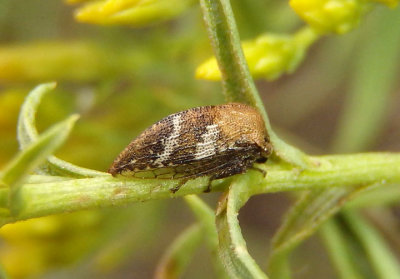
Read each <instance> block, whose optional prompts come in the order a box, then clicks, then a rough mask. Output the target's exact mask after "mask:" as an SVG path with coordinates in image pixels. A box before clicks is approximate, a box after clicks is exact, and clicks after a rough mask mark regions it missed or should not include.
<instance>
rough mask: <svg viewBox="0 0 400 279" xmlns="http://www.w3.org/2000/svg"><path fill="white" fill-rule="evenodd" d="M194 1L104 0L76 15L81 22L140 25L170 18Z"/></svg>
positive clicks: (74, 0) (87, 6)
mask: <svg viewBox="0 0 400 279" xmlns="http://www.w3.org/2000/svg"><path fill="white" fill-rule="evenodd" d="M69 1H70V2H71V1H73V2H76V1H77V0H69ZM78 1H79V0H78ZM80 1H81V0H80ZM192 3H193V0H103V1H96V2H89V3H87V4H85V5H84V6H83V7H82V8H79V9H78V10H77V12H76V15H75V16H76V19H77V20H78V21H81V22H87V23H95V24H126V25H130V26H134V27H138V26H145V25H148V24H152V23H155V22H159V21H162V20H166V19H170V18H172V17H174V16H176V15H178V14H180V13H181V12H182V11H184V10H185V9H186V8H187V7H188V6H189V5H190V4H192Z"/></svg>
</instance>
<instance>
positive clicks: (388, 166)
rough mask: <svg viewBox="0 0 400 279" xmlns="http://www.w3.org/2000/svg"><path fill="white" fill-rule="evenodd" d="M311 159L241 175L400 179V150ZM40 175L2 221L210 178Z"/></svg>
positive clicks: (166, 192) (2, 195) (135, 197)
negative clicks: (311, 163) (309, 164)
mask: <svg viewBox="0 0 400 279" xmlns="http://www.w3.org/2000/svg"><path fill="white" fill-rule="evenodd" d="M314 159H315V160H318V161H319V162H320V163H321V165H320V166H319V167H318V168H315V169H314V168H313V169H309V170H305V171H302V172H299V171H298V169H296V168H293V167H289V166H288V165H287V164H273V165H271V167H269V168H267V170H268V174H267V176H266V177H263V176H262V175H261V174H260V172H258V171H249V172H248V173H247V174H245V175H248V176H249V179H250V181H251V183H249V184H248V185H249V191H250V193H252V194H257V193H268V192H278V191H293V190H306V189H321V188H328V187H352V186H360V185H370V184H373V183H380V184H386V183H400V154H399V153H394V154H389V153H368V154H358V155H336V156H321V157H315V158H314ZM41 177H43V176H32V177H30V179H29V180H28V181H27V183H26V184H24V185H22V186H21V187H20V188H19V189H18V191H17V192H16V193H15V200H14V206H15V207H16V208H19V211H18V215H15V216H8V217H6V218H5V219H3V223H9V222H15V221H18V220H24V219H29V218H33V217H40V216H45V215H50V214H57V213H63V212H70V211H77V210H82V209H95V208H100V207H107V206H115V205H126V204H130V203H133V202H139V201H146V200H153V199H164V198H171V197H179V196H184V195H188V194H199V193H202V192H203V191H204V190H205V189H206V188H207V185H208V178H206V177H201V178H198V179H194V180H191V181H188V182H187V183H186V184H185V185H183V186H182V187H181V189H180V190H179V191H178V192H176V193H175V194H173V193H172V192H171V191H170V189H172V188H174V187H176V186H177V185H178V184H179V183H180V181H177V180H150V179H148V180H147V179H146V180H140V179H117V178H114V177H111V176H100V177H95V178H82V179H70V178H65V179H62V178H59V179H54V180H48V179H47V180H46V181H42V180H41ZM44 178H46V177H44ZM234 178H235V177H232V178H228V179H225V180H217V181H215V182H214V183H213V189H212V190H213V191H223V190H226V186H227V183H226V182H229V181H230V180H231V179H234ZM8 194H9V189H8V188H0V207H2V208H7V197H8Z"/></svg>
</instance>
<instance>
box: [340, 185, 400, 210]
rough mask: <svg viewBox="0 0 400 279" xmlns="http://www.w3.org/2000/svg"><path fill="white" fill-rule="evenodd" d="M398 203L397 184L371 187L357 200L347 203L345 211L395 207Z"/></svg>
mask: <svg viewBox="0 0 400 279" xmlns="http://www.w3.org/2000/svg"><path fill="white" fill-rule="evenodd" d="M399 202H400V187H399V184H391V185H386V186H385V187H379V185H376V187H371V188H370V189H368V191H364V192H363V193H361V194H360V195H359V196H357V198H355V199H354V200H351V201H350V202H348V203H347V204H346V206H345V208H346V209H350V208H362V207H374V206H391V205H393V206H395V205H398V204H399Z"/></svg>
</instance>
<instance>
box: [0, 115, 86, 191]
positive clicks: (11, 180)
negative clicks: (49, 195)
mask: <svg viewBox="0 0 400 279" xmlns="http://www.w3.org/2000/svg"><path fill="white" fill-rule="evenodd" d="M77 119H78V115H72V116H71V117H69V118H68V119H66V120H64V121H63V122H60V123H58V124H56V125H54V126H53V127H51V128H49V129H48V130H47V131H46V132H45V133H43V135H41V136H39V137H38V138H37V140H36V141H34V142H33V143H31V144H29V145H27V146H26V147H25V149H24V150H23V151H21V152H20V153H19V154H18V155H17V156H16V157H15V158H14V159H13V160H12V161H11V162H10V163H9V164H8V165H7V166H6V168H5V170H4V171H3V172H2V176H1V180H2V181H3V182H4V183H5V184H6V185H9V186H10V187H14V186H15V185H17V184H18V183H20V182H21V180H22V179H23V178H24V176H25V175H26V174H28V173H29V172H31V171H33V170H34V169H35V168H36V167H37V166H38V165H39V164H40V163H42V162H43V161H44V160H45V159H46V158H47V157H48V156H49V155H50V154H52V153H53V152H54V150H56V149H57V148H58V147H59V146H60V145H61V144H63V143H64V141H65V140H66V138H67V137H68V135H69V133H70V131H71V129H72V127H73V125H74V123H75V121H76V120H77Z"/></svg>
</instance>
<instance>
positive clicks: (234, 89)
mask: <svg viewBox="0 0 400 279" xmlns="http://www.w3.org/2000/svg"><path fill="white" fill-rule="evenodd" d="M200 4H201V8H202V11H203V15H204V21H205V23H206V26H207V31H208V35H209V37H210V41H211V44H212V46H213V49H214V54H215V57H216V59H217V62H218V66H219V69H220V71H221V76H222V84H223V89H224V92H225V97H226V100H227V101H228V102H241V103H246V104H249V105H252V106H254V107H256V108H257V109H258V110H259V111H260V113H261V115H262V116H263V119H264V122H265V125H266V127H267V130H268V133H269V135H270V138H271V142H272V144H273V146H274V150H275V153H276V154H277V155H278V157H280V158H282V159H283V160H285V161H287V162H289V163H292V164H294V165H297V166H299V167H301V168H302V169H306V168H308V167H310V166H313V162H312V161H311V160H309V159H310V158H309V157H307V156H306V155H305V154H304V153H303V152H301V151H300V150H298V149H296V148H295V147H293V146H291V145H289V144H287V143H285V142H284V141H283V140H281V139H280V138H279V137H278V136H277V135H276V134H275V133H274V131H273V130H272V128H271V124H270V122H269V118H268V115H267V113H266V111H265V108H264V105H263V102H262V100H261V98H260V96H259V94H258V91H257V88H256V86H255V84H254V81H253V78H252V76H251V74H250V71H249V67H248V65H247V62H246V59H245V57H244V54H243V50H242V47H241V43H240V37H239V33H238V29H237V27H236V23H235V19H234V16H233V12H232V7H231V5H230V2H229V0H200Z"/></svg>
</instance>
